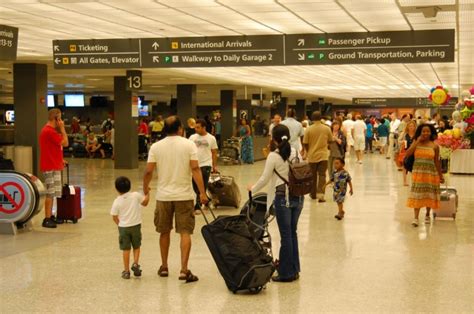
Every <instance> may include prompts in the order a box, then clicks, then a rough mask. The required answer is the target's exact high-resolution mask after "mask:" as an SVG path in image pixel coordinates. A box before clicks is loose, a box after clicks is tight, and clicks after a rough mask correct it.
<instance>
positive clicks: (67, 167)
mask: <svg viewBox="0 0 474 314" xmlns="http://www.w3.org/2000/svg"><path fill="white" fill-rule="evenodd" d="M64 168H66V185H69V163H64ZM63 172H64V171H63ZM63 172H61V177H63V175H62V174H63Z"/></svg>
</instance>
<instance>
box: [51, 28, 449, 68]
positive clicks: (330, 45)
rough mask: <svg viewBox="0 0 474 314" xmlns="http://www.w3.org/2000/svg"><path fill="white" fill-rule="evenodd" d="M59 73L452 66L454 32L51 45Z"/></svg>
mask: <svg viewBox="0 0 474 314" xmlns="http://www.w3.org/2000/svg"><path fill="white" fill-rule="evenodd" d="M53 55H54V66H55V68H57V69H68V68H69V69H90V68H104V69H107V68H180V67H229V66H282V65H320V64H363V63H367V64H378V63H426V62H453V61H454V30H426V31H397V32H372V33H335V34H302V35H256V36H216V37H184V38H141V39H140V38H137V39H99V40H55V41H53Z"/></svg>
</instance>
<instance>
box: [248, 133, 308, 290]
mask: <svg viewBox="0 0 474 314" xmlns="http://www.w3.org/2000/svg"><path fill="white" fill-rule="evenodd" d="M289 139H290V131H289V129H288V128H287V127H286V126H285V125H282V124H279V125H277V126H275V127H274V128H273V130H272V142H271V144H270V150H271V152H270V154H268V157H267V160H266V162H265V169H264V170H263V174H262V176H261V177H260V179H259V180H258V181H257V183H255V184H254V185H249V186H248V190H249V191H250V192H252V193H256V192H258V191H259V190H261V189H262V188H263V187H265V186H266V185H267V184H268V183H270V184H269V189H268V195H267V210H268V209H270V206H271V205H272V204H273V205H274V206H275V213H276V219H277V223H278V229H279V230H280V237H281V247H280V257H279V260H280V264H279V267H278V276H274V277H273V278H272V279H273V281H277V282H291V281H293V280H297V279H298V278H299V272H300V259H299V251H298V235H297V232H296V230H297V226H298V219H299V217H300V214H301V210H302V209H303V200H304V197H302V196H291V195H289V192H288V187H287V186H286V184H285V183H284V181H283V180H282V179H281V178H280V176H281V177H282V178H283V179H285V180H287V181H288V173H289V169H290V161H291V160H292V159H293V158H296V156H297V152H296V150H294V149H292V148H291V146H290V143H289V142H288V141H289Z"/></svg>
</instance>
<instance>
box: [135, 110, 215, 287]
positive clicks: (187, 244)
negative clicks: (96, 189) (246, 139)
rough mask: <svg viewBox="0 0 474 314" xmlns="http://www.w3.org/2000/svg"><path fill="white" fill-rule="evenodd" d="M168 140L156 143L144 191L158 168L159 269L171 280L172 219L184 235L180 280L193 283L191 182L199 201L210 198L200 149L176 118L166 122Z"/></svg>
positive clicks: (147, 170)
mask: <svg viewBox="0 0 474 314" xmlns="http://www.w3.org/2000/svg"><path fill="white" fill-rule="evenodd" d="M164 130H165V132H166V138H164V139H163V140H161V141H159V142H156V143H155V144H153V145H152V146H151V148H150V151H149V153H148V163H147V166H146V169H145V174H144V177H143V190H144V191H145V192H146V191H147V190H148V188H149V186H150V182H151V179H152V178H153V172H154V170H155V168H156V169H157V173H158V180H157V192H156V210H155V219H154V220H155V226H156V231H157V232H158V233H160V250H161V260H162V264H161V267H160V269H159V270H158V275H159V276H160V277H168V275H169V271H168V252H169V247H170V234H171V230H172V229H173V216H174V218H175V219H176V232H177V233H179V234H180V236H181V246H180V247H181V272H180V275H179V279H180V280H185V281H186V282H193V281H197V280H199V279H198V277H196V276H195V275H194V274H193V273H192V272H191V271H190V270H189V269H188V261H189V254H190V252H191V234H192V233H193V231H194V226H195V219H194V200H193V198H194V197H193V195H194V193H193V185H192V180H193V179H194V181H195V182H196V184H197V186H198V188H199V193H200V202H201V203H202V204H207V202H208V199H207V196H206V190H205V189H204V183H203V180H202V174H201V169H200V168H199V162H198V156H197V148H196V145H195V144H194V143H193V142H191V141H190V140H188V139H186V138H184V137H182V134H183V126H182V124H181V121H180V120H179V118H178V117H177V116H171V117H168V118H167V119H166V120H165V128H164Z"/></svg>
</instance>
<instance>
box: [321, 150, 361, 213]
mask: <svg viewBox="0 0 474 314" xmlns="http://www.w3.org/2000/svg"><path fill="white" fill-rule="evenodd" d="M345 164H346V163H345V162H344V159H342V158H335V159H334V173H333V175H332V177H331V180H330V181H328V182H327V183H326V186H328V185H329V184H333V188H334V193H333V198H334V201H335V202H336V203H337V207H338V210H339V211H338V213H337V215H335V216H334V218H336V219H337V220H341V219H343V218H344V214H345V212H344V199H345V198H346V193H347V185H349V187H350V190H349V194H350V195H352V194H353V193H354V191H353V189H352V178H351V175H350V174H349V172H347V171H346V170H345V169H344V166H345ZM326 186H325V187H326Z"/></svg>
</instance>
